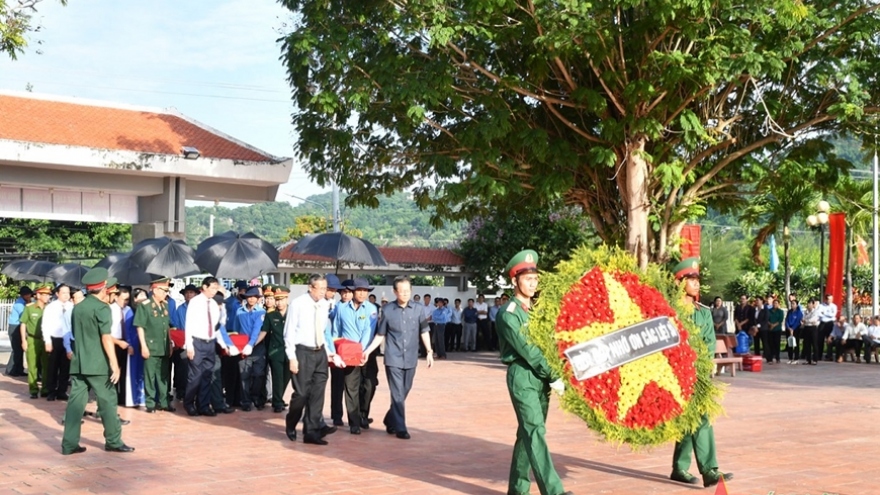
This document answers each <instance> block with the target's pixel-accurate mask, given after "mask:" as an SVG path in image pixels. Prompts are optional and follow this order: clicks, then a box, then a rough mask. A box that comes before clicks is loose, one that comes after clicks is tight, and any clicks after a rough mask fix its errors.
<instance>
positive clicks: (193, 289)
mask: <svg viewBox="0 0 880 495" xmlns="http://www.w3.org/2000/svg"><path fill="white" fill-rule="evenodd" d="M188 290H191V291H193V292H195V293H196V294H198V293H199V292H201V291H202V289H199V288H198V287H196V286H195V285H193V284H188V285H187V286H186V287H184V288H182V289H180V293H181V294H186V291H188Z"/></svg>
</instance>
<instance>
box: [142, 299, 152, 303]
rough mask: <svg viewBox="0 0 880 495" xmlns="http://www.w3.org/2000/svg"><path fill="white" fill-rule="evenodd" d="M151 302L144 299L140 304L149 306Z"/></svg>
mask: <svg viewBox="0 0 880 495" xmlns="http://www.w3.org/2000/svg"><path fill="white" fill-rule="evenodd" d="M151 302H153V301H152V300H150V299H144V300H143V301H141V304H149V303H151Z"/></svg>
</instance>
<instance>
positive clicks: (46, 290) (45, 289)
mask: <svg viewBox="0 0 880 495" xmlns="http://www.w3.org/2000/svg"><path fill="white" fill-rule="evenodd" d="M51 293H52V285H51V284H43V285H40V286H39V287H37V288H36V290H34V294H51Z"/></svg>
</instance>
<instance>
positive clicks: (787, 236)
mask: <svg viewBox="0 0 880 495" xmlns="http://www.w3.org/2000/svg"><path fill="white" fill-rule="evenodd" d="M790 240H791V235H790V234H789V232H788V221H784V222H782V261H783V263H785V305H786V306H788V302H789V301H790V300H791V259H790V258H789V254H788V248H789V241H790Z"/></svg>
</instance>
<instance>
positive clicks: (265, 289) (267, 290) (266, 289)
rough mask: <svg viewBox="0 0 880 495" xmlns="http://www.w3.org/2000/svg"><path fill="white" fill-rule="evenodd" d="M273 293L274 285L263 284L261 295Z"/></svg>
mask: <svg viewBox="0 0 880 495" xmlns="http://www.w3.org/2000/svg"><path fill="white" fill-rule="evenodd" d="M274 295H275V286H274V285H272V284H266V285H264V286H263V296H265V297H272V296H274Z"/></svg>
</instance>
